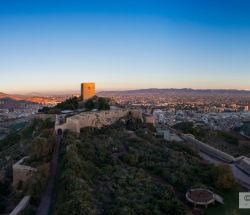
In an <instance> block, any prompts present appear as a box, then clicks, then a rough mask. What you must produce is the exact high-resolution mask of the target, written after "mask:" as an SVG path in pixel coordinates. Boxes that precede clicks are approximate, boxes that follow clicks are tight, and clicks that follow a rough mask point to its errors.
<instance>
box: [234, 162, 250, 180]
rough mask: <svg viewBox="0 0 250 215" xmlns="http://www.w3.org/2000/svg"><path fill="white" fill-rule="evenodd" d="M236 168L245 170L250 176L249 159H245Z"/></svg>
mask: <svg viewBox="0 0 250 215" xmlns="http://www.w3.org/2000/svg"><path fill="white" fill-rule="evenodd" d="M236 166H237V167H238V168H240V169H241V170H243V171H244V172H245V173H247V174H248V175H250V159H249V158H247V157H243V159H241V160H240V161H239V162H237V163H236ZM249 183H250V181H249Z"/></svg>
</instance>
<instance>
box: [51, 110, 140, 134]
mask: <svg viewBox="0 0 250 215" xmlns="http://www.w3.org/2000/svg"><path fill="white" fill-rule="evenodd" d="M128 113H131V115H132V116H133V117H134V118H138V119H141V120H142V112H141V111H140V110H127V109H118V110H107V111H99V112H83V113H80V114H77V115H74V116H71V117H68V118H67V119H66V122H65V123H64V124H61V125H59V124H58V123H56V125H55V130H56V131H58V130H59V129H62V131H64V130H70V131H73V132H77V133H80V130H81V128H84V127H95V128H101V127H102V126H105V125H111V124H113V123H115V122H116V121H118V120H119V119H121V118H123V117H125V116H127V115H128Z"/></svg>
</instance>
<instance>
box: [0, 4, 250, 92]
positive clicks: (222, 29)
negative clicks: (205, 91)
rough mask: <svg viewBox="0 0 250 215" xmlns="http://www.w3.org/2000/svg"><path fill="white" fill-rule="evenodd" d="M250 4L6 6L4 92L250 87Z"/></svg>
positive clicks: (0, 52) (0, 48)
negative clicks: (87, 84) (92, 85)
mask: <svg viewBox="0 0 250 215" xmlns="http://www.w3.org/2000/svg"><path fill="white" fill-rule="evenodd" d="M249 38H250V2H249V1H247V0H241V1H237V0H203V1H200V0H188V1H187V0H185V1H184V0H169V1H168V0H165V1H160V0H105V1H103V0H88V1H84V0H82V1H74V0H70V1H63V0H61V1H53V0H50V1H48V0H36V1H34V0H30V1H28V0H22V1H13V0H1V1H0V74H1V76H0V77H1V78H0V91H3V92H14V93H26V92H49V91H53V92H55V91H67V90H78V88H79V84H80V82H83V81H95V82H96V86H97V89H98V90H104V89H135V88H148V87H159V88H169V87H176V88H182V87H191V88H236V89H250V39H249Z"/></svg>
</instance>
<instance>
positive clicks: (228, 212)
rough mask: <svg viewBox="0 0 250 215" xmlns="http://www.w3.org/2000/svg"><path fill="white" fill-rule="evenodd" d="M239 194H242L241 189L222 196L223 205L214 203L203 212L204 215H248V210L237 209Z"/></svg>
mask: <svg viewBox="0 0 250 215" xmlns="http://www.w3.org/2000/svg"><path fill="white" fill-rule="evenodd" d="M239 192H244V190H242V189H241V188H235V189H234V190H232V191H229V192H226V193H224V195H223V198H224V203H225V204H224V205H221V204H218V203H216V205H214V206H210V207H209V208H208V209H206V210H205V213H204V214H205V215H238V214H239V215H241V214H242V215H247V214H248V215H249V214H250V209H239Z"/></svg>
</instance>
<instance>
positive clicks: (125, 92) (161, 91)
mask: <svg viewBox="0 0 250 215" xmlns="http://www.w3.org/2000/svg"><path fill="white" fill-rule="evenodd" d="M166 93H194V94H249V95H250V91H249V90H235V89H228V90H225V89H197V90H196V89H191V88H181V89H177V88H166V89H158V88H149V89H138V90H123V91H102V92H99V93H98V95H100V96H109V95H132V94H166Z"/></svg>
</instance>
